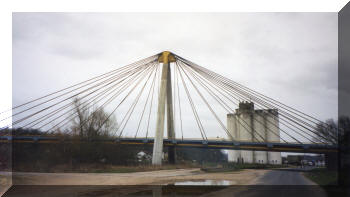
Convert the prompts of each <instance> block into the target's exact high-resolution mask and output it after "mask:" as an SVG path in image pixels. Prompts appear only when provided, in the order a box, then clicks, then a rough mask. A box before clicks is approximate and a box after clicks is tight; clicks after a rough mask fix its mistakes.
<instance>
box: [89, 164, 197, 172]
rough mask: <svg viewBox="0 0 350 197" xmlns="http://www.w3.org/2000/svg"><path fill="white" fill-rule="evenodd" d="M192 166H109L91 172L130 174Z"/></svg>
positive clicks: (190, 166)
mask: <svg viewBox="0 0 350 197" xmlns="http://www.w3.org/2000/svg"><path fill="white" fill-rule="evenodd" d="M193 167H195V166H192V165H162V166H151V165H145V166H110V167H109V168H104V169H97V170H92V172H93V173H130V172H147V171H156V170H174V169H184V168H193Z"/></svg>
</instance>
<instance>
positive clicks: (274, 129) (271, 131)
mask: <svg viewBox="0 0 350 197" xmlns="http://www.w3.org/2000/svg"><path fill="white" fill-rule="evenodd" d="M267 112H268V113H267V115H266V127H267V132H266V134H267V135H266V136H267V138H266V139H267V142H280V131H279V120H278V111H277V110H276V109H268V110H267ZM267 159H268V161H269V164H282V157H281V153H280V152H268V153H267Z"/></svg>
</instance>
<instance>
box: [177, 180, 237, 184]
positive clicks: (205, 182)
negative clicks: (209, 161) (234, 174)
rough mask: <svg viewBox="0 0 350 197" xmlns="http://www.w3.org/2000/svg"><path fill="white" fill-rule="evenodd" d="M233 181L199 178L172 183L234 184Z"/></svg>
mask: <svg viewBox="0 0 350 197" xmlns="http://www.w3.org/2000/svg"><path fill="white" fill-rule="evenodd" d="M234 184H235V183H234V182H233V181H229V180H200V181H183V182H175V183H174V185H234Z"/></svg>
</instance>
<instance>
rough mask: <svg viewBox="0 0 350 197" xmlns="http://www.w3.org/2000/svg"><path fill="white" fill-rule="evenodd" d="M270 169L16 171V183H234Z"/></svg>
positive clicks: (246, 181) (252, 179)
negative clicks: (94, 171)
mask: <svg viewBox="0 0 350 197" xmlns="http://www.w3.org/2000/svg"><path fill="white" fill-rule="evenodd" d="M268 171H269V170H250V169H246V170H241V171H234V172H222V173H206V172H202V171H200V169H199V168H195V169H177V170H160V171H150V172H134V173H25V172H17V173H14V174H13V184H15V185H166V184H171V183H174V182H181V181H200V180H228V181H230V183H231V184H232V185H250V184H254V183H255V182H256V179H257V178H258V177H261V176H262V175H264V174H265V173H267V172H268Z"/></svg>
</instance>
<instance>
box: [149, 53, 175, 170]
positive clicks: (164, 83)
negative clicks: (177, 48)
mask: <svg viewBox="0 0 350 197" xmlns="http://www.w3.org/2000/svg"><path fill="white" fill-rule="evenodd" d="M159 62H162V63H163V68H162V76H161V82H160V91H159V97H158V113H157V125H156V134H155V137H154V144H153V155H152V164H153V165H162V156H163V137H164V119H165V99H167V103H166V104H167V131H168V132H167V134H168V138H169V139H175V131H174V119H173V104H172V90H171V74H170V62H175V57H174V56H173V55H172V54H171V53H170V52H168V51H164V52H163V53H162V54H161V55H160V57H159ZM168 159H169V162H170V163H175V147H169V149H168Z"/></svg>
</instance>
